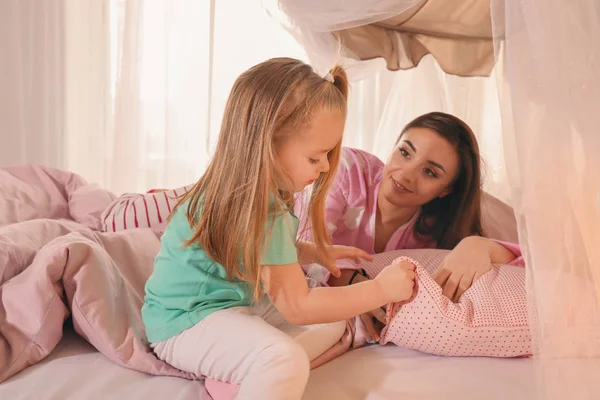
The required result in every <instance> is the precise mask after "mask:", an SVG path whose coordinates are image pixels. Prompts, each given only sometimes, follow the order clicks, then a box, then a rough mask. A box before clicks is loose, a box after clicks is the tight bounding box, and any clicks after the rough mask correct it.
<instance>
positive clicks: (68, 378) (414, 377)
mask: <svg viewBox="0 0 600 400" xmlns="http://www.w3.org/2000/svg"><path fill="white" fill-rule="evenodd" d="M533 389H534V381H533V362H532V360H530V359H491V358H446V357H437V356H430V355H427V354H423V353H419V352H416V351H412V350H407V349H403V348H399V347H396V346H385V347H380V346H370V347H368V348H362V349H358V350H355V351H352V352H350V353H347V354H345V355H344V356H342V357H340V358H339V359H337V360H334V361H333V362H331V363H329V364H326V365H324V366H322V367H321V368H318V369H316V370H314V371H312V373H311V377H310V380H309V384H308V387H307V390H306V393H305V396H304V399H307V400H321V399H323V400H325V399H335V400H357V399H361V400H362V399H365V400H366V399H368V400H379V399H410V400H446V399H448V400H454V399H459V400H470V399H473V400H480V399H485V400H496V399H497V400H501V399H502V400H505V399H516V400H520V399H531V398H533V397H534V392H533ZM125 398H130V399H144V400H154V399H157V400H158V399H169V400H188V399H189V400H192V399H194V400H204V399H210V397H209V396H208V394H207V393H206V391H205V389H204V385H203V384H202V383H201V382H192V381H187V380H185V379H179V378H169V377H153V376H149V375H146V374H143V373H139V372H136V371H131V370H128V369H125V368H122V367H120V366H118V365H116V364H114V363H112V362H111V361H109V360H108V359H107V358H105V357H104V356H103V355H102V354H100V353H98V352H97V351H95V349H94V348H93V347H92V346H90V345H89V344H88V343H87V342H85V341H84V340H83V339H82V338H80V337H78V336H77V335H76V334H75V333H73V332H72V331H70V330H67V331H66V332H65V336H64V337H63V340H62V341H61V342H60V344H59V345H58V347H57V348H56V349H55V350H54V352H53V353H52V354H51V355H50V356H49V357H48V358H47V359H46V360H44V361H43V362H41V363H39V364H37V365H35V366H32V367H30V368H28V369H26V370H25V371H22V372H21V373H20V374H17V375H16V376H14V377H13V378H11V379H10V380H8V381H6V382H4V383H3V384H2V385H0V399H3V400H33V399H35V400H63V399H77V400H78V399H85V400H94V399H103V400H104V399H125Z"/></svg>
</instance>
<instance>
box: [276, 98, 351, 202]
mask: <svg viewBox="0 0 600 400" xmlns="http://www.w3.org/2000/svg"><path fill="white" fill-rule="evenodd" d="M344 124H345V119H344V117H343V116H342V115H341V114H340V113H339V112H335V111H333V112H332V111H328V110H325V109H322V110H320V111H318V112H316V113H315V114H314V116H313V118H312V120H311V121H310V123H309V124H308V125H307V126H305V127H303V128H301V129H298V130H296V131H295V132H292V133H291V134H290V136H289V138H286V139H285V141H284V142H283V143H282V144H281V145H280V146H278V147H277V155H278V159H279V163H280V165H281V166H282V167H283V169H284V171H285V172H286V173H287V175H288V177H289V178H290V179H291V181H292V185H293V187H292V188H284V189H285V190H291V191H293V192H300V191H302V190H303V189H304V188H305V187H306V186H308V185H310V184H311V183H313V182H314V181H315V180H317V179H318V178H319V176H320V175H321V174H322V173H325V172H327V171H329V168H330V165H329V161H328V159H327V155H328V153H329V152H330V151H331V150H332V149H333V148H335V146H337V144H338V143H339V142H340V141H341V140H342V134H343V132H344Z"/></svg>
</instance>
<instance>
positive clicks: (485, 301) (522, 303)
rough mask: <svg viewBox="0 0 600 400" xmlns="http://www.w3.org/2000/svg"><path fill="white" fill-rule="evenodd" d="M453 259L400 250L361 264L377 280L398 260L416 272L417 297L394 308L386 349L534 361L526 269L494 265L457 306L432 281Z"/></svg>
mask: <svg viewBox="0 0 600 400" xmlns="http://www.w3.org/2000/svg"><path fill="white" fill-rule="evenodd" d="M448 253H449V251H447V250H433V249H431V250H430V249H428V250H395V251H391V252H387V253H382V254H378V255H375V257H374V258H375V259H374V261H372V262H370V263H366V264H365V263H361V267H362V268H364V269H365V270H366V271H367V274H368V275H369V276H370V277H371V278H373V277H375V276H376V275H377V274H378V273H379V272H380V271H381V270H382V269H383V268H385V267H386V266H387V265H389V264H391V263H392V262H393V261H394V260H396V259H402V260H407V261H409V262H412V263H414V264H415V266H416V273H417V282H416V284H417V294H416V297H415V298H414V300H412V301H411V302H410V303H405V304H400V303H394V304H391V305H390V306H388V311H387V319H386V322H387V323H386V326H385V328H384V329H383V331H382V333H381V340H380V343H381V344H386V343H394V344H396V345H398V346H403V347H407V348H411V349H414V350H419V351H422V352H425V353H429V354H436V355H443V356H487V357H520V356H529V355H531V334H530V332H529V324H528V319H527V298H526V291H525V269H524V268H523V267H519V266H512V265H494V266H493V268H492V269H491V270H490V271H489V272H487V273H486V274H484V275H483V276H482V277H481V278H479V279H478V280H477V281H475V282H474V283H473V285H472V286H471V288H469V289H468V290H467V291H466V292H465V293H464V294H463V295H462V296H461V298H460V299H459V302H458V303H453V302H451V301H450V300H449V299H448V298H447V297H445V296H443V295H442V288H441V287H440V286H439V285H438V284H437V283H436V282H435V281H434V280H433V278H432V277H431V274H432V273H433V272H434V271H435V270H436V269H437V268H438V266H439V265H441V263H442V261H443V260H444V257H445V256H446V255H447V254H448ZM357 320H360V319H357Z"/></svg>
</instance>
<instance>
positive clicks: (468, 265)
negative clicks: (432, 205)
mask: <svg viewBox="0 0 600 400" xmlns="http://www.w3.org/2000/svg"><path fill="white" fill-rule="evenodd" d="M515 258H516V256H515V254H514V253H513V252H512V251H510V250H509V249H508V248H507V247H505V246H504V245H502V244H500V243H498V242H496V241H494V240H491V239H487V238H484V237H480V236H469V237H466V238H464V239H463V240H461V241H460V243H459V244H458V245H457V246H456V247H455V248H454V249H453V250H452V251H451V252H450V253H449V254H448V255H447V256H446V258H445V259H444V261H443V262H442V264H441V265H440V267H439V268H438V269H437V271H436V272H435V273H434V274H433V279H434V280H435V281H436V283H437V284H438V285H440V286H441V287H442V288H443V294H444V296H446V297H448V298H449V299H451V300H452V301H454V302H457V301H458V299H459V298H460V296H462V294H463V293H464V292H465V291H466V290H467V289H469V288H470V287H471V285H472V284H473V282H475V281H476V280H477V279H479V278H480V277H481V276H482V275H483V274H485V273H486V272H488V271H489V270H490V269H491V268H492V264H508V263H510V262H511V261H513V260H514V259H515Z"/></svg>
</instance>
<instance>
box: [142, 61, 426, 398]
mask: <svg viewBox="0 0 600 400" xmlns="http://www.w3.org/2000/svg"><path fill="white" fill-rule="evenodd" d="M347 93H348V87H347V80H346V76H345V73H344V72H343V70H342V69H340V68H339V67H336V68H334V69H333V70H332V71H331V72H330V73H328V74H327V76H326V77H325V78H321V77H320V76H318V75H317V74H315V73H314V72H313V71H312V69H311V68H310V67H309V66H308V65H305V64H303V63H302V62H300V61H297V60H293V59H288V58H279V59H272V60H269V61H266V62H264V63H261V64H259V65H257V66H255V67H253V68H250V69H249V70H248V71H246V72H244V73H243V74H242V75H241V76H240V77H239V78H238V79H237V80H236V82H235V83H234V86H233V89H232V91H231V94H230V96H229V100H228V102H227V106H226V108H225V113H224V117H223V122H222V127H221V132H220V136H219V141H218V144H217V148H216V150H215V154H214V156H213V159H212V160H211V163H210V165H209V166H208V169H207V170H206V172H205V174H204V175H203V176H202V178H201V179H200V180H199V181H198V183H197V184H196V185H195V186H194V187H193V188H192V189H191V190H189V191H188V192H187V193H186V195H185V196H184V197H182V199H181V200H180V201H179V203H178V204H177V206H176V207H175V209H174V210H173V213H172V214H171V218H170V221H169V223H168V225H167V228H166V230H165V232H164V234H163V236H162V239H161V242H162V247H161V250H160V252H159V254H158V256H157V257H156V261H155V268H154V272H153V274H152V276H151V277H150V278H149V280H148V282H147V284H146V297H145V304H144V306H143V308H142V316H143V319H144V323H145V325H146V335H147V338H148V340H149V342H150V343H151V344H152V347H153V348H154V351H155V353H156V354H157V356H158V357H159V358H160V359H162V360H164V361H166V362H167V363H169V364H171V365H172V366H174V367H176V368H179V369H181V370H185V371H189V372H192V373H195V374H199V375H204V376H207V377H209V378H211V379H215V380H220V381H224V382H232V383H236V384H240V391H239V394H238V398H240V399H262V398H266V399H300V398H301V396H302V393H303V390H304V387H305V385H306V381H307V379H308V372H309V361H310V359H311V358H314V357H316V356H318V355H319V354H317V353H318V352H316V351H315V350H314V349H307V348H303V347H302V346H301V345H300V344H298V343H297V342H295V341H294V340H293V339H292V338H291V337H290V335H292V336H293V335H294V333H293V332H296V331H297V327H294V326H293V325H291V324H294V325H310V324H323V323H333V322H336V321H342V320H345V319H347V318H350V317H353V316H356V315H359V314H362V313H364V312H367V311H368V310H372V309H374V308H377V307H381V306H382V305H384V304H387V303H389V302H395V301H404V300H407V299H409V298H410V297H411V295H412V293H413V286H414V270H413V266H412V265H411V264H408V263H401V264H395V265H391V266H389V267H387V268H386V269H385V270H384V271H383V272H382V273H381V274H380V275H379V276H378V277H377V278H376V279H375V280H373V281H368V282H364V283H361V284H357V285H352V286H348V287H339V288H316V289H309V288H308V285H307V283H306V280H305V277H304V274H303V273H302V269H301V267H300V263H307V262H311V261H315V262H321V263H322V264H324V265H330V269H331V271H332V273H333V274H334V275H338V276H339V274H340V271H339V270H338V269H337V268H336V267H335V266H334V265H333V266H331V264H332V262H331V261H332V260H336V259H339V258H343V257H353V258H358V257H363V258H369V256H368V254H366V253H365V252H363V251H361V250H358V249H355V248H352V247H344V246H331V245H330V242H329V238H328V235H327V233H326V229H325V226H324V220H323V214H324V202H325V199H326V193H327V189H328V188H329V186H330V183H331V181H332V179H333V177H334V175H335V169H336V166H337V163H338V159H339V155H340V150H341V147H340V146H341V139H342V132H343V129H344V122H345V117H346V101H347ZM309 184H313V187H314V190H313V193H314V194H313V195H312V197H311V199H310V200H309V203H308V207H307V215H308V216H309V218H310V220H311V226H312V234H313V236H312V237H313V240H314V243H308V242H298V243H297V242H296V235H297V229H298V220H297V218H296V217H295V216H294V215H293V214H292V213H291V210H292V209H293V199H294V193H295V192H298V191H301V190H303V189H304V187H305V186H307V185H309ZM264 293H266V294H267V296H264ZM288 331H289V335H288V334H286V332H288ZM342 332H343V330H342ZM342 332H340V334H339V336H338V337H336V338H335V339H334V340H333V341H332V343H330V345H333V344H334V342H336V341H337V340H339V338H340V336H341V334H342Z"/></svg>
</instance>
